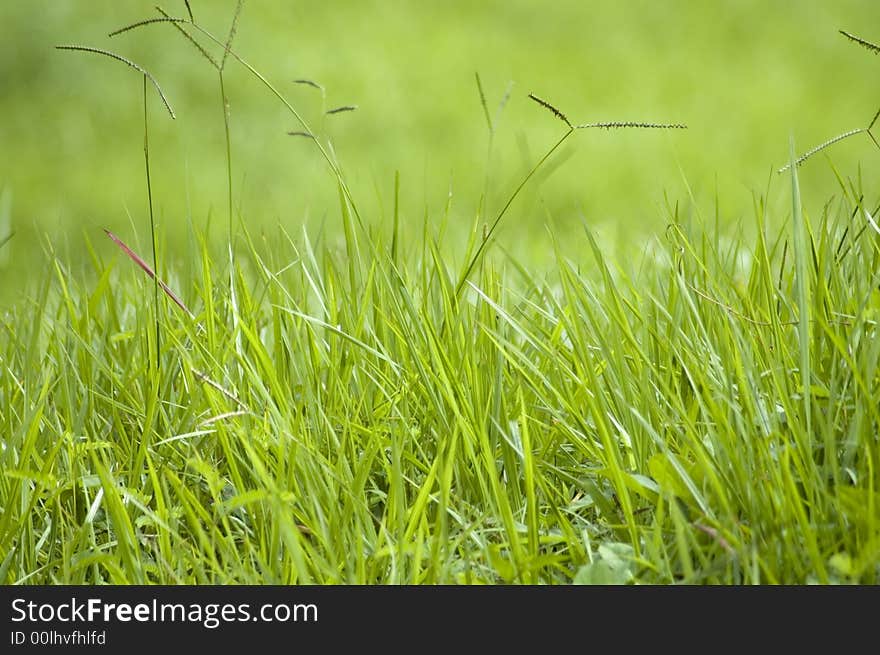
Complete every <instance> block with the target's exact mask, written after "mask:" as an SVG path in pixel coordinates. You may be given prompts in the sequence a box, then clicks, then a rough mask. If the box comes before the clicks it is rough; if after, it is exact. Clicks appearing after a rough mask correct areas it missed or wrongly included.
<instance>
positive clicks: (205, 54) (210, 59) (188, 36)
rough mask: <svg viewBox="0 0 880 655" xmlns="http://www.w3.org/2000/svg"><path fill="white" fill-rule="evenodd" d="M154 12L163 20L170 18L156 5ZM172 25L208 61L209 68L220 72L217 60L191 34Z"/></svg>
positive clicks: (174, 23) (175, 22) (176, 25)
mask: <svg viewBox="0 0 880 655" xmlns="http://www.w3.org/2000/svg"><path fill="white" fill-rule="evenodd" d="M156 11H158V12H159V13H160V14H162V15H163V16H165V18H170V16H169V15H168V14H167V13H166V12H165V10H164V9H162V7H159V6H158V5H157V6H156ZM184 22H186V21H184ZM190 22H194V21H190ZM172 25H174V28H175V29H176V30H177V31H178V32H180V33H181V34H183V36H184V37H186V40H187V41H189V42H190V43H192V44H193V47H195V49H196V50H198V51H199V52H200V53H201V54H202V56H203V57H204V58H205V59H207V60H208V62H210V64H211V66H213V67H214V68H215V69H216V70H220V64H218V63H217V60H216V59H214V58H213V57H212V56H211V54H210V53H209V52H208V51H207V50H205V48H203V47H202V44H201V43H199V42H198V41H196V40H195V37H193V35H192V34H190V33H189V32H187V31H186V30H185V29H183V27H181V26H180V25H179V24H178V22H177V21H174V22H173V23H172Z"/></svg>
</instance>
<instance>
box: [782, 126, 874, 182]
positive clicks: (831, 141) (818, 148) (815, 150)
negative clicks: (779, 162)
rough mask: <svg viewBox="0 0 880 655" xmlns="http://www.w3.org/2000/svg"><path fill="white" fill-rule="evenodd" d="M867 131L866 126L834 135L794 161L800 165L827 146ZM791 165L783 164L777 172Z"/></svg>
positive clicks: (785, 169)
mask: <svg viewBox="0 0 880 655" xmlns="http://www.w3.org/2000/svg"><path fill="white" fill-rule="evenodd" d="M865 131H866V130H865V128H863V127H860V128H858V129H855V130H850V131H849V132H844V133H843V134H838V135H837V136H836V137H834V138H832V139H828V140H827V141H825V142H824V143H820V144H819V145H818V146H816V147H815V148H813V149H812V150H808V151H807V152H805V153H804V154H802V155H801V156H800V157H798V158H797V159H795V160H794V162H793V163H794V165H795V166H800V165H801V164H803V163H804V162H805V161H807V160H808V159H809V158H810V157H812V156H813V155H815V154H816V153H818V152H821V151H822V150H825V148H827V147H828V146H832V145H834V144H835V143H837V142H838V141H843V140H844V139H847V138H849V137H851V136H853V135H854V134H859V133H861V132H865ZM869 134H870V132H869ZM791 166H792V164H791V163H789V164H786V165H785V166H783V167H782V168H780V169H779V170H778V171H776V172H777V173H784V172H785V171H787V170H788V169H790V168H791Z"/></svg>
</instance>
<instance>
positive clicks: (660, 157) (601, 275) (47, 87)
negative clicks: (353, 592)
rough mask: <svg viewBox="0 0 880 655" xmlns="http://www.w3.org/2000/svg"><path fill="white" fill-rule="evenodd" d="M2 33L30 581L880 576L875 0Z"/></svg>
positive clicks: (191, 17)
mask: <svg viewBox="0 0 880 655" xmlns="http://www.w3.org/2000/svg"><path fill="white" fill-rule="evenodd" d="M0 20H2V23H3V24H4V26H6V32H7V37H6V39H5V43H4V48H5V50H6V56H4V57H0V79H2V80H3V81H4V82H5V84H4V93H3V94H2V97H0V118H2V120H0V143H2V144H3V146H4V154H5V157H3V158H2V163H0V273H2V277H0V280H2V282H0V303H2V305H0V316H2V325H0V582H6V583H8V584H58V583H71V584H107V583H109V584H130V583H140V584H143V583H146V584H151V583H161V584H205V583H222V584H226V583H250V584H263V583H274V584H298V583H317V584H336V583H354V584H437V583H443V584H449V583H452V584H498V583H514V584H572V583H583V584H598V583H617V584H680V583H684V584H779V583H782V584H807V583H817V584H838V583H840V584H848V583H863V584H875V583H876V582H878V577H880V490H878V487H880V437H878V434H880V367H878V366H880V340H878V338H877V337H878V327H877V322H878V320H880V225H878V223H880V218H878V209H880V197H878V189H877V183H876V180H877V179H878V178H877V175H878V172H880V145H878V144H877V142H876V140H875V136H876V134H877V133H878V130H880V128H878V127H876V123H875V121H877V115H878V113H880V94H878V92H877V89H876V85H875V84H873V80H874V79H876V75H877V72H878V70H880V68H878V67H880V59H878V54H880V46H878V45H877V44H878V43H880V28H877V29H875V26H880V6H878V5H876V3H872V2H866V1H864V0H860V1H855V0H849V1H835V2H832V1H816V2H806V1H802V2H781V1H774V2H757V1H751V0H742V1H739V2H733V1H729V2H717V3H700V4H697V3H692V2H682V1H674V2H667V3H654V2H643V1H633V2H625V3H621V2H595V3H580V2H560V3H554V4H553V5H552V6H551V5H547V4H546V3H537V2H519V1H515V2H494V1H487V2H480V3H473V2H458V1H455V2H446V3H439V2H437V3H399V2H375V3H373V2H357V3H355V2H340V3H309V2H305V3H287V2H285V3H281V2H260V3H258V2H244V3H241V2H235V1H233V0H230V1H225V2H222V3H220V2H210V3H209V2H205V1H204V0H190V1H189V2H186V3H185V2H183V1H178V0H169V2H168V4H166V5H163V6H162V7H161V8H156V7H155V6H154V5H153V4H152V3H148V2H141V1H135V0H124V1H117V2H110V1H109V0H95V1H93V2H89V3H82V2H79V3H78V2H72V1H69V0H64V1H61V0H57V1H53V2H46V1H43V2H34V3H23V2H21V3H6V4H5V5H4V6H3V7H2V9H0ZM126 27H128V28H130V29H124V30H122V31H121V32H119V33H118V34H113V35H111V33H112V32H114V31H116V30H119V29H120V28H126ZM841 30H843V31H845V32H846V33H847V34H842V33H841ZM58 46H62V47H61V48H59V47H58ZM793 162H794V163H796V164H797V165H795V166H792V165H791V164H792V163H793Z"/></svg>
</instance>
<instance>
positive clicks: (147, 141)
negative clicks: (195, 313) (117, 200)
mask: <svg viewBox="0 0 880 655" xmlns="http://www.w3.org/2000/svg"><path fill="white" fill-rule="evenodd" d="M143 80H144V168H145V170H146V174H147V205H148V206H149V210H150V243H151V245H152V248H153V270H154V271H156V272H157V275H154V276H153V304H154V307H155V311H156V316H155V320H156V370H157V371H158V370H159V362H160V353H161V352H162V348H161V344H162V330H161V326H160V320H159V319H160V309H159V276H158V271H159V254H158V251H159V247H158V238H157V236H156V219H155V216H154V214H153V185H152V182H151V180H150V139H149V135H150V130H149V123H148V120H147V115H148V112H147V76H146V74H145V75H144V76H143Z"/></svg>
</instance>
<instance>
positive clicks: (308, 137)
mask: <svg viewBox="0 0 880 655" xmlns="http://www.w3.org/2000/svg"><path fill="white" fill-rule="evenodd" d="M287 136H303V137H306V138H307V139H314V138H315V135H314V134H312V133H311V132H302V131H299V132H288V133H287Z"/></svg>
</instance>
